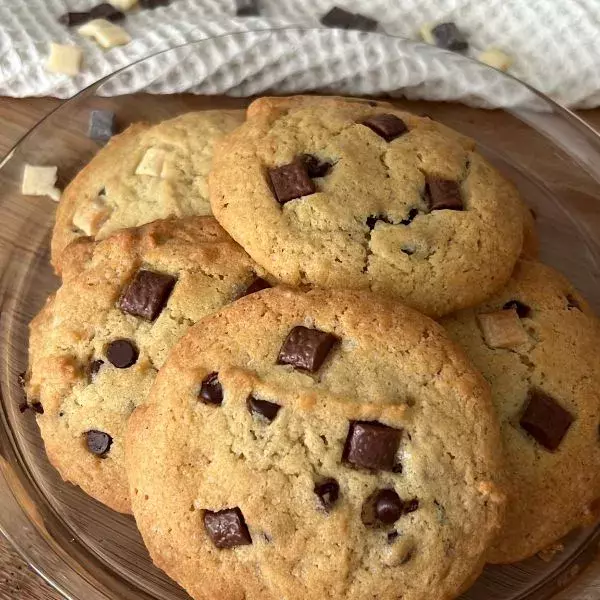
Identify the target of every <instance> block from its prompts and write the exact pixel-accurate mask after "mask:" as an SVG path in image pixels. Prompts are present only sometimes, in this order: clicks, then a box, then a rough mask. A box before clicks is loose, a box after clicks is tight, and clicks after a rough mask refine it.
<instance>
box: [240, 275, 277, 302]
mask: <svg viewBox="0 0 600 600" xmlns="http://www.w3.org/2000/svg"><path fill="white" fill-rule="evenodd" d="M270 287H272V286H271V284H270V283H269V282H268V281H267V280H266V279H263V278H262V277H256V279H254V281H253V282H252V283H251V284H250V285H249V286H248V287H247V288H246V289H245V290H244V291H243V292H242V293H241V294H240V295H239V296H238V298H243V297H244V296H249V295H250V294H255V293H256V292H260V291H261V290H266V289H268V288H270Z"/></svg>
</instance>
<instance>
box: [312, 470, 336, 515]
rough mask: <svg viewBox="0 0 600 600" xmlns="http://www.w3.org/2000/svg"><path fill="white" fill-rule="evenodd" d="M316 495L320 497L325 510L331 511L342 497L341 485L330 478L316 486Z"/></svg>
mask: <svg viewBox="0 0 600 600" xmlns="http://www.w3.org/2000/svg"><path fill="white" fill-rule="evenodd" d="M314 491H315V494H316V495H317V496H318V498H319V501H320V502H321V504H322V506H323V508H324V509H325V510H326V511H330V510H331V509H332V508H333V505H334V504H335V503H336V502H337V499H338V498H339V495H340V484H339V483H338V482H337V481H336V480H335V479H333V478H331V477H330V478H328V479H325V480H323V481H321V482H320V483H317V484H315V488H314Z"/></svg>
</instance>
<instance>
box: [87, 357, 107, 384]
mask: <svg viewBox="0 0 600 600" xmlns="http://www.w3.org/2000/svg"><path fill="white" fill-rule="evenodd" d="M103 364H104V361H103V360H102V359H100V358H97V359H96V360H93V361H92V362H91V363H90V367H89V371H90V379H91V380H92V381H94V379H95V377H96V375H97V374H98V371H99V370H100V367H101V366H102V365H103Z"/></svg>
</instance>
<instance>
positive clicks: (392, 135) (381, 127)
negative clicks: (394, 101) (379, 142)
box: [362, 113, 408, 142]
mask: <svg viewBox="0 0 600 600" xmlns="http://www.w3.org/2000/svg"><path fill="white" fill-rule="evenodd" d="M362 124H363V125H365V126H366V127H368V128H369V129H371V130H372V131H374V132H375V133H376V134H377V135H379V136H381V137H382V138H383V139H384V140H385V141H386V142H391V141H392V140H395V139H396V138H397V137H400V136H401V135H402V134H404V133H406V132H407V131H408V127H407V126H406V123H405V122H404V121H403V120H402V119H400V118H399V117H397V116H396V115H392V114H388V113H384V114H380V115H373V116H372V117H369V118H368V119H366V120H365V121H363V122H362Z"/></svg>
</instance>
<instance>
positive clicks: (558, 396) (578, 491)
mask: <svg viewBox="0 0 600 600" xmlns="http://www.w3.org/2000/svg"><path fill="white" fill-rule="evenodd" d="M441 323H442V324H443V325H444V326H445V327H446V329H447V330H448V332H449V333H450V335H451V337H452V338H453V339H454V340H456V341H457V342H459V343H460V344H461V345H462V346H463V348H464V349H465V350H466V351H467V354H468V356H469V358H471V360H472V361H473V363H474V364H475V366H476V367H477V368H478V369H479V370H480V371H481V372H482V374H483V375H484V376H485V378H486V379H487V380H488V381H489V383H490V384H491V386H492V396H493V399H494V403H495V405H496V408H497V410H498V413H499V416H500V419H501V426H502V435H503V440H504V448H505V454H506V469H507V473H508V483H509V490H510V494H509V499H508V502H507V513H506V522H505V525H504V527H503V529H502V531H501V532H500V535H499V538H498V540H497V542H496V543H495V544H494V546H493V547H492V549H491V551H490V554H489V556H488V560H490V561H491V562H501V563H506V562H515V561H517V560H521V559H524V558H527V557H529V556H531V555H533V554H535V553H536V552H539V551H541V550H543V549H545V548H546V547H547V546H549V545H550V544H551V543H553V542H555V541H556V540H557V539H559V538H561V537H562V536H564V535H566V534H567V533H568V532H569V531H570V530H571V529H573V528H575V527H577V526H579V525H581V524H584V523H585V522H587V521H588V520H591V519H593V518H595V517H597V513H598V498H600V480H599V479H598V471H599V470H600V438H599V433H598V432H599V427H600V372H599V370H598V365H600V350H599V348H600V324H599V322H598V320H597V318H596V317H595V316H594V315H593V313H592V311H591V310H590V308H589V307H588V305H587V303H586V302H585V300H584V299H583V298H582V297H581V296H580V295H579V294H578V292H577V291H576V290H575V289H574V287H573V286H572V285H571V284H570V283H569V282H568V281H567V280H566V279H565V278H564V277H563V276H562V275H561V274H560V273H558V272H556V271H554V270H553V269H551V268H550V267H547V266H545V265H542V264H540V263H537V262H533V261H521V262H520V263H518V265H517V268H516V269H515V273H514V275H513V276H512V278H511V280H510V281H509V283H508V285H507V286H506V287H505V288H504V289H503V290H502V292H500V293H499V294H497V295H496V296H494V297H493V298H491V299H490V300H488V301H487V302H485V303H484V304H482V305H481V306H479V307H477V308H475V309H471V310H465V311H461V312H459V313H457V314H456V315H452V316H450V317H447V318H446V319H443V320H442V321H441ZM594 513H596V514H594Z"/></svg>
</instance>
